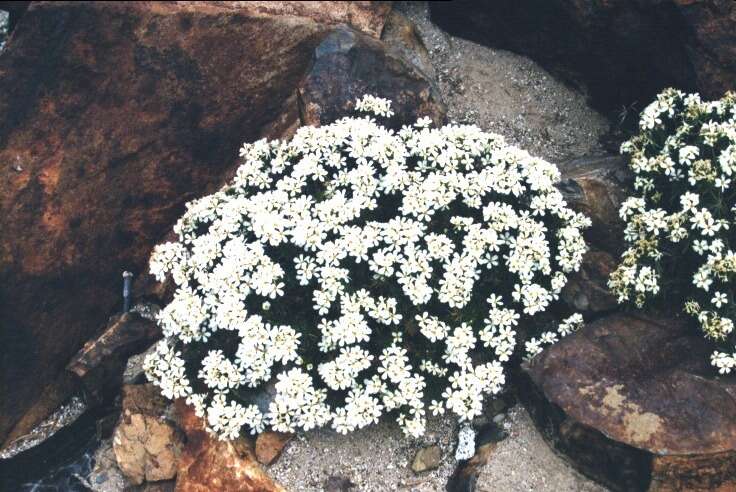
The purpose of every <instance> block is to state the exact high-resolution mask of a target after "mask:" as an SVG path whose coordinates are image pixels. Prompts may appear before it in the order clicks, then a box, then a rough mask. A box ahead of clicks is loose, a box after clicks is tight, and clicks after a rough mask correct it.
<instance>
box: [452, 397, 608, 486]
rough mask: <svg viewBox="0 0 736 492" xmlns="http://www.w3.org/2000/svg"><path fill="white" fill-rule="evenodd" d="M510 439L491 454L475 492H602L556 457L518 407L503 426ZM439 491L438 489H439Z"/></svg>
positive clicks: (593, 483)
mask: <svg viewBox="0 0 736 492" xmlns="http://www.w3.org/2000/svg"><path fill="white" fill-rule="evenodd" d="M504 426H505V427H506V430H507V432H508V433H509V437H507V438H506V439H505V440H503V441H501V442H500V443H499V444H498V447H497V448H496V449H495V450H494V451H493V454H492V455H491V458H490V460H489V462H488V464H487V465H486V466H485V467H483V469H482V470H481V473H480V476H479V477H478V482H477V487H476V490H477V492H521V491H531V490H533V491H535V492H547V491H549V492H566V491H578V492H605V491H606V490H607V489H606V488H604V487H602V486H601V485H598V484H597V483H595V482H593V481H591V480H589V479H588V478H585V477H584V476H582V475H580V474H579V473H578V472H576V471H575V470H574V469H573V468H572V467H570V465H568V464H567V462H566V461H565V460H564V459H563V458H561V457H560V456H558V455H557V454H555V452H554V451H552V449H551V448H550V447H549V446H548V445H547V443H546V442H544V439H543V438H542V436H541V435H540V434H539V432H537V430H536V428H535V427H534V424H533V422H532V420H531V417H529V414H528V413H527V412H526V410H524V408H523V407H521V406H516V407H514V408H512V409H511V411H510V412H509V414H508V419H507V420H506V422H505V423H504ZM438 490H439V489H438Z"/></svg>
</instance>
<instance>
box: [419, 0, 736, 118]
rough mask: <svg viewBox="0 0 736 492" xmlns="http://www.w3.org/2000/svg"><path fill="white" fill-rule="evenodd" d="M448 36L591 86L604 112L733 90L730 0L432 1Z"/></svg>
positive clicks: (735, 32)
mask: <svg viewBox="0 0 736 492" xmlns="http://www.w3.org/2000/svg"><path fill="white" fill-rule="evenodd" d="M430 8H431V11H432V20H433V21H434V22H436V23H437V24H438V25H439V26H440V27H442V28H443V29H445V30H446V31H448V32H450V33H452V34H455V35H458V36H463V37H466V38H469V39H472V40H474V41H477V42H480V43H483V44H488V45H490V46H494V47H498V48H503V49H508V50H511V51H514V52H516V53H521V54H524V55H527V56H529V57H531V58H532V59H534V60H536V61H538V62H539V63H540V64H542V65H543V66H544V67H545V68H547V69H548V70H551V71H553V72H554V73H556V74H557V75H561V76H562V77H563V78H565V79H567V80H569V81H572V82H575V83H580V84H581V85H583V86H585V87H587V88H588V90H589V91H590V94H591V96H592V97H593V101H594V102H595V103H596V104H597V105H598V106H599V107H601V108H603V109H606V110H616V111H618V110H620V109H621V107H622V106H624V107H631V105H632V104H634V103H635V104H636V111H635V112H638V111H640V110H641V109H642V108H643V106H644V105H645V104H647V103H648V101H649V100H650V99H651V98H652V97H653V96H654V95H655V94H657V93H658V92H659V91H661V90H662V89H663V88H665V87H668V86H675V87H679V88H682V89H686V90H695V91H699V92H701V94H702V95H703V96H705V97H708V98H720V97H721V96H722V94H723V92H724V91H726V90H729V89H733V88H734V87H736V2H733V1H732V0H708V1H698V0H607V1H596V2H591V1H588V0H521V1H519V0H497V1H493V2H477V1H473V0H456V1H454V2H430Z"/></svg>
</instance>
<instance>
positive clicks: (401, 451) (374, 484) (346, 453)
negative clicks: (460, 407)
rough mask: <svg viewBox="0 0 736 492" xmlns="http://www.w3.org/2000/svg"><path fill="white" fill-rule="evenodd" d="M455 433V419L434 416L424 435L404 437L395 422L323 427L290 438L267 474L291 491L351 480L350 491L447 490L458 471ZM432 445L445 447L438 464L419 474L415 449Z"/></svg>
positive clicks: (323, 488) (317, 488)
mask: <svg viewBox="0 0 736 492" xmlns="http://www.w3.org/2000/svg"><path fill="white" fill-rule="evenodd" d="M455 434H456V432H455V425H454V424H453V423H452V422H451V419H431V420H430V421H429V422H428V424H427V432H426V434H425V435H424V436H423V437H422V438H421V439H411V438H407V437H405V436H404V434H403V432H402V431H401V429H400V428H399V426H398V424H397V423H396V422H380V423H379V424H377V425H375V426H371V427H368V428H365V429H362V430H360V431H357V432H353V433H351V434H348V435H340V434H337V433H336V432H334V431H332V430H329V429H319V430H316V431H311V432H308V433H304V434H298V435H297V436H296V437H295V438H294V439H292V440H291V441H290V442H289V444H287V446H286V449H285V450H284V452H283V454H282V455H281V457H280V458H279V459H278V461H276V463H274V464H273V465H271V467H270V468H268V473H269V474H270V475H271V476H272V477H273V478H274V479H275V480H276V481H278V482H279V483H280V484H281V485H283V486H284V488H285V489H286V490H289V491H321V490H325V485H326V484H327V483H333V484H334V483H339V482H343V483H347V481H349V482H350V483H352V484H354V485H353V487H352V488H350V489H349V490H351V491H361V492H362V491H366V492H374V491H389V490H392V491H393V490H406V491H417V492H425V491H426V492H430V491H432V492H433V491H438V490H444V489H445V485H446V484H447V480H448V478H449V477H450V475H451V474H452V472H453V471H454V469H455V460H454V446H455ZM432 444H437V445H439V447H440V449H441V450H442V458H441V461H440V466H439V468H437V469H435V470H432V471H427V472H423V473H419V474H415V473H414V472H413V471H412V470H411V468H410V464H411V461H412V460H413V458H414V456H415V455H416V452H417V451H418V450H419V449H420V448H423V447H426V446H430V445H432ZM331 489H332V488H331ZM332 490H339V488H338V489H332Z"/></svg>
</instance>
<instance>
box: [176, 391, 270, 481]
mask: <svg viewBox="0 0 736 492" xmlns="http://www.w3.org/2000/svg"><path fill="white" fill-rule="evenodd" d="M176 413H177V422H178V423H179V426H180V427H181V428H182V430H183V431H184V433H185V434H186V438H187V439H186V444H185V446H184V450H183V453H182V455H181V458H180V460H179V469H178V472H177V477H176V491H177V492H210V491H213V490H217V491H219V492H245V491H254V492H255V491H258V492H283V491H284V489H283V488H282V487H281V486H280V485H278V484H277V483H276V482H274V481H273V480H272V479H271V478H270V477H269V476H268V475H267V474H266V473H265V472H264V471H263V470H262V469H261V467H260V466H259V465H258V462H257V461H256V457H255V454H254V452H253V449H252V448H253V444H252V443H251V442H249V441H247V440H245V439H243V438H240V439H237V440H234V441H220V440H219V439H217V438H216V437H214V436H212V435H211V434H209V433H208V432H207V431H206V430H205V429H204V422H203V421H202V420H201V419H199V418H198V417H197V416H196V415H194V412H193V411H192V409H191V407H189V406H188V405H186V403H184V401H182V400H178V401H177V402H176Z"/></svg>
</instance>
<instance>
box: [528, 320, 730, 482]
mask: <svg viewBox="0 0 736 492" xmlns="http://www.w3.org/2000/svg"><path fill="white" fill-rule="evenodd" d="M710 352H711V348H710V347H709V346H708V345H707V343H706V342H705V340H704V339H703V337H702V335H700V334H699V333H696V332H695V331H694V330H693V331H691V330H690V329H689V327H688V325H687V324H686V323H685V322H684V321H683V320H680V319H667V318H657V319H654V318H643V317H637V316H634V315H627V314H615V315H611V316H609V317H606V318H602V319H600V320H598V321H596V322H594V323H592V324H590V325H588V326H586V327H584V328H583V329H581V330H580V331H578V332H577V333H575V334H573V335H571V336H569V337H566V338H565V339H563V340H562V341H561V342H559V343H557V344H555V345H553V346H552V347H550V348H548V349H547V350H545V351H544V352H542V353H541V354H540V355H539V356H537V357H536V358H534V359H533V360H532V361H531V363H530V364H529V365H528V367H526V368H525V377H523V378H522V380H523V381H524V382H525V384H524V387H523V388H522V389H521V390H520V391H519V395H520V397H521V398H522V399H523V400H524V403H525V405H526V406H527V408H528V409H529V410H530V413H531V414H532V416H533V417H534V419H535V421H536V423H537V424H538V426H539V427H540V430H542V432H543V433H544V434H545V437H547V438H548V439H549V440H550V441H551V443H552V444H553V446H554V447H555V448H557V449H558V450H559V451H561V452H563V453H564V454H566V455H567V456H568V457H569V458H570V459H571V460H572V461H573V463H574V464H575V465H576V466H577V467H579V468H580V469H581V471H583V472H584V473H586V474H588V475H590V476H592V477H594V478H596V479H597V480H599V481H601V482H603V483H605V484H606V485H608V486H610V487H612V488H614V489H616V490H647V489H649V490H657V491H663V490H723V491H725V490H734V489H735V488H736V378H733V377H717V375H716V374H715V373H714V371H713V368H712V367H711V366H710V363H709V355H710Z"/></svg>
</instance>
